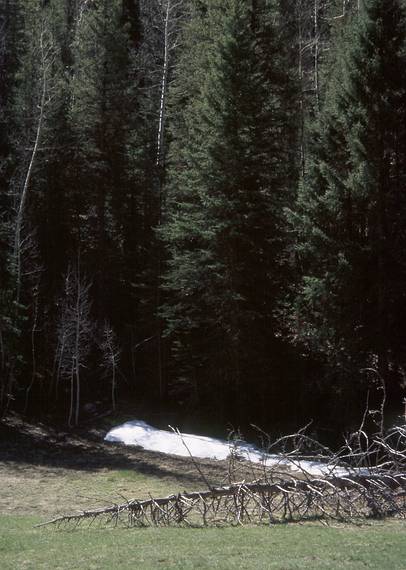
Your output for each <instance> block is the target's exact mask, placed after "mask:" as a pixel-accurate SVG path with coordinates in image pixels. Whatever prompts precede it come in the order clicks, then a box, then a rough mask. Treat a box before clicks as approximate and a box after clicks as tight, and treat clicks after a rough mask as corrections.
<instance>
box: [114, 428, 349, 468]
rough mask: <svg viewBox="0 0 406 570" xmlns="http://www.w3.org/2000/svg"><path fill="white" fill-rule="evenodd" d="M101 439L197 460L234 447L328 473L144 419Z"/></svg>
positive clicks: (253, 457) (242, 453) (255, 458)
mask: <svg viewBox="0 0 406 570" xmlns="http://www.w3.org/2000/svg"><path fill="white" fill-rule="evenodd" d="M104 439H105V441H109V442H113V443H124V444H125V445H138V446H140V447H142V448H143V449H146V450H147V451H159V452H161V453H167V454H172V455H178V456H181V457H187V456H189V452H190V453H191V454H192V455H193V457H196V458H200V459H227V457H229V455H230V453H231V450H232V449H234V450H235V451H236V452H237V453H238V455H239V457H241V458H243V459H247V460H250V461H252V462H253V463H262V464H264V463H265V464H266V465H267V466H273V465H284V466H289V467H290V468H291V469H292V471H298V470H305V471H306V472H307V473H309V474H310V475H315V476H318V475H325V474H327V473H331V471H332V468H331V466H327V465H325V464H321V463H318V462H315V461H293V460H292V461H288V460H287V459H281V458H280V457H279V456H278V455H269V454H266V453H262V452H261V451H260V450H259V449H258V448H256V447H255V446H254V445H251V444H248V443H241V444H238V445H234V444H233V443H230V442H229V441H225V440H221V439H215V438H212V437H204V436H201V435H192V434H188V433H182V434H181V435H179V434H178V433H175V432H174V431H165V430H161V429H157V428H154V427H152V426H150V425H149V424H147V423H146V422H143V421H139V420H133V421H130V422H126V423H125V424H122V425H120V426H117V427H115V428H113V429H112V430H110V431H109V432H108V434H107V435H106V437H105V438H104ZM334 474H335V475H346V474H348V470H346V469H343V468H340V467H335V468H334Z"/></svg>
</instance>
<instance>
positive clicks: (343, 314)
mask: <svg viewBox="0 0 406 570" xmlns="http://www.w3.org/2000/svg"><path fill="white" fill-rule="evenodd" d="M404 49H405V20H404V14H403V11H402V10H401V7H400V5H399V2H398V1H397V0H369V1H366V2H363V3H361V10H360V13H359V14H358V15H355V16H354V17H353V20H352V23H351V25H350V26H349V27H348V28H347V30H346V32H345V33H344V34H343V38H342V40H341V45H340V49H339V52H338V57H337V59H336V61H335V64H334V65H335V67H334V70H333V73H332V78H331V82H330V86H329V89H328V92H327V95H326V100H325V104H324V108H323V111H322V114H321V116H320V124H319V126H318V127H317V129H316V131H315V133H314V144H313V149H312V157H311V166H310V168H309V172H308V175H307V177H306V178H305V180H304V183H303V185H302V186H301V188H300V191H299V196H298V199H297V204H296V208H295V211H294V212H290V215H289V217H290V221H291V226H292V230H293V231H294V233H295V235H296V256H297V267H298V269H299V271H300V274H301V278H300V281H299V283H298V285H297V287H296V290H295V295H294V297H295V300H294V311H293V312H291V319H292V320H291V329H292V333H293V334H294V335H295V336H296V338H298V339H300V341H301V342H304V343H305V344H306V345H307V346H308V348H309V349H310V351H313V353H316V354H317V353H318V354H322V355H324V358H325V360H326V361H327V363H328V364H329V366H330V367H331V368H332V369H333V370H334V375H335V378H336V381H337V383H338V384H339V387H340V389H341V388H342V386H343V382H344V380H345V379H346V378H347V379H348V378H350V379H353V378H354V376H355V375H357V374H359V373H360V370H361V369H363V368H365V367H368V366H372V367H374V368H376V370H377V371H378V373H379V374H380V375H381V377H382V378H383V379H384V380H387V378H388V375H389V372H390V371H391V372H395V373H396V371H397V368H398V367H400V366H402V365H403V363H404V361H405V346H404V343H403V342H402V332H401V331H402V326H403V322H404V318H405V311H406V299H405V294H404V289H405V280H406V272H405V267H406V265H405V261H406V259H405V251H406V249H405V245H406V244H405V235H404V230H403V229H402V226H403V225H404V219H405V218H404V216H405V214H406V210H405V208H406V198H405V193H404V185H405V180H406V145H405V142H406V139H405V135H406V130H405V126H406V120H405V119H406V115H405V113H406V76H405V69H406V68H405V56H404V53H405V52H404Z"/></svg>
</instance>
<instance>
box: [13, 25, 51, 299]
mask: <svg viewBox="0 0 406 570" xmlns="http://www.w3.org/2000/svg"><path fill="white" fill-rule="evenodd" d="M40 50H41V68H42V78H41V99H40V103H39V116H38V122H37V128H36V134H35V142H34V147H33V149H32V153H31V158H30V162H29V165H28V169H27V173H26V175H25V179H24V186H23V190H22V193H21V196H20V201H19V204H18V208H17V219H16V229H15V235H14V260H15V272H16V302H17V305H18V303H19V301H20V293H21V250H22V240H21V232H22V224H23V219H24V212H25V205H26V201H27V196H28V191H29V187H30V182H31V176H32V171H33V168H34V163H35V159H36V157H37V153H38V148H39V143H40V139H41V135H42V129H43V122H44V112H45V105H46V96H47V75H48V62H47V60H46V53H45V46H44V31H42V32H41V37H40Z"/></svg>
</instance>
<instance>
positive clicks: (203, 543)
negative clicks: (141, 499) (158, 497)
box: [0, 516, 406, 570]
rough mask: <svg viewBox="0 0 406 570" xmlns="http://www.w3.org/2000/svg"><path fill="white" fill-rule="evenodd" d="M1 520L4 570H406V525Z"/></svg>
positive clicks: (0, 537)
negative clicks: (43, 524) (89, 524)
mask: <svg viewBox="0 0 406 570" xmlns="http://www.w3.org/2000/svg"><path fill="white" fill-rule="evenodd" d="M36 522H38V519H37V518H34V517H27V516H24V517H22V516H21V517H15V516H2V517H0V560H1V569H2V570H20V569H25V570H31V569H32V570H40V569H52V570H65V569H66V570H67V569H69V570H74V569H80V570H83V568H86V569H87V570H91V569H97V570H100V569H104V568H106V569H111V568H113V569H114V570H116V569H117V570H118V569H120V570H126V569H131V570H137V569H138V568H142V569H143V570H144V569H145V570H149V569H151V570H152V569H154V570H155V569H160V568H162V569H182V570H188V569H193V570H194V569H197V568H207V569H216V568H221V569H224V570H227V569H229V570H231V569H233V570H234V569H237V568H238V569H245V568H246V569H267V570H268V569H274V568H275V569H278V570H291V569H292V570H293V569H301V570H302V569H323V570H324V569H332V568H334V569H335V568H337V569H354V570H359V569H361V568H370V569H377V570H405V569H406V540H405V539H406V534H405V531H406V524H405V523H401V522H395V521H389V522H386V523H375V524H371V525H363V526H360V527H356V526H339V527H337V528H331V527H323V526H321V525H312V524H306V525H286V526H278V527H271V528H268V527H261V528H249V527H244V528H242V527H239V528H222V529H177V528H169V529H168V528H166V529H153V528H150V529H97V528H94V529H86V528H83V529H77V530H74V531H55V530H52V529H49V528H48V529H46V528H45V529H34V528H33V524H35V523H36Z"/></svg>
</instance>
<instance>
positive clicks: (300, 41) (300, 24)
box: [296, 0, 306, 176]
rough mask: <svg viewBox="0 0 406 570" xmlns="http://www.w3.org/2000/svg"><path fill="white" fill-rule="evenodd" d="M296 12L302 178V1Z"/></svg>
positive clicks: (303, 155)
mask: <svg viewBox="0 0 406 570" xmlns="http://www.w3.org/2000/svg"><path fill="white" fill-rule="evenodd" d="M296 10H297V25H298V75H299V85H300V99H299V111H300V164H301V170H302V176H304V175H305V164H306V154H305V142H304V132H305V128H304V122H305V120H304V89H303V49H304V48H303V1H302V0H297V4H296Z"/></svg>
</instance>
